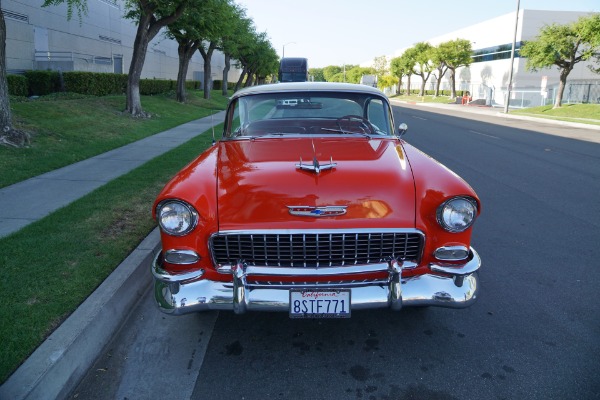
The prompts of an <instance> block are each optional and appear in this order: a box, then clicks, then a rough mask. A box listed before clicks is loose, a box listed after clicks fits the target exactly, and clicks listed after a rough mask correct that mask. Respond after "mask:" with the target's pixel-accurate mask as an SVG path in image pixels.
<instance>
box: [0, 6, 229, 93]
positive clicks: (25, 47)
mask: <svg viewBox="0 0 600 400" xmlns="http://www.w3.org/2000/svg"><path fill="white" fill-rule="evenodd" d="M42 4H43V0H2V12H3V13H4V18H5V21H6V33H7V37H6V69H7V72H8V73H19V72H22V71H25V70H45V69H52V70H61V71H90V72H109V73H127V72H128V71H129V65H130V63H131V57H132V54H133V42H134V40H135V35H136V29H137V25H136V21H133V20H131V19H126V18H125V17H124V15H125V13H126V11H127V10H126V9H125V1H124V0H88V1H87V5H88V12H87V15H83V16H82V19H81V20H80V19H79V17H78V16H77V14H76V12H75V13H74V15H73V16H72V18H71V20H68V18H67V6H66V5H60V6H49V7H42ZM224 59H225V58H224V56H223V54H222V53H220V52H218V51H215V52H214V54H213V56H212V62H211V65H212V71H211V72H212V79H213V80H215V79H222V76H223V68H224V64H225V62H224ZM178 62H179V58H178V54H177V42H175V41H174V40H170V39H167V38H166V37H165V36H164V30H163V31H161V32H160V33H159V34H158V35H156V37H155V38H154V39H153V40H152V41H151V42H150V44H149V46H148V51H147V54H146V60H145V63H144V68H143V70H142V78H156V79H173V80H175V79H177V71H178ZM203 74H204V60H203V58H202V56H201V55H200V53H199V52H196V54H195V55H194V56H193V57H192V60H191V62H190V64H189V69H188V76H187V79H188V80H192V79H193V80H196V81H203V77H204V75H203ZM239 75H240V71H239V70H236V69H235V68H233V66H232V69H231V71H230V73H229V76H228V80H229V81H237V79H238V78H239Z"/></svg>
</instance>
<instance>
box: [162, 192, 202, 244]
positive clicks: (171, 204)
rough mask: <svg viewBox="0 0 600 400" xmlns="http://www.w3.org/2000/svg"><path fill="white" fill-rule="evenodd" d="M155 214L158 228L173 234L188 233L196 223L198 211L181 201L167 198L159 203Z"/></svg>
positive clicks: (181, 234)
mask: <svg viewBox="0 0 600 400" xmlns="http://www.w3.org/2000/svg"><path fill="white" fill-rule="evenodd" d="M156 216H157V220H158V224H159V225H160V228H161V229H162V230H163V231H164V232H166V233H168V234H169V235H173V236H183V235H186V234H188V233H189V232H190V231H191V230H192V229H194V228H195V227H196V224H197V223H198V212H197V211H196V210H194V208H193V207H192V206H190V205H189V204H187V203H184V202H182V201H175V200H167V201H164V202H162V203H160V204H159V205H158V209H157V212H156Z"/></svg>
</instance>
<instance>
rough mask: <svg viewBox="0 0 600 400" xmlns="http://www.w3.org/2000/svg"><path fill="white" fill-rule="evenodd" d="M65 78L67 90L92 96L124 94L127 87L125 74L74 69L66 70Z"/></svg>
mask: <svg viewBox="0 0 600 400" xmlns="http://www.w3.org/2000/svg"><path fill="white" fill-rule="evenodd" d="M63 79H64V84H65V91H67V92H72V93H81V94H88V95H92V96H106V95H109V94H123V93H125V88H126V87H127V75H125V74H108V73H97V72H79V71H72V72H65V73H64V74H63Z"/></svg>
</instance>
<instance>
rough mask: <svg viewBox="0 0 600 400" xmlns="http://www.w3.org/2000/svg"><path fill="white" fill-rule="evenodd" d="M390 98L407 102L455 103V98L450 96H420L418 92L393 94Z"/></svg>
mask: <svg viewBox="0 0 600 400" xmlns="http://www.w3.org/2000/svg"><path fill="white" fill-rule="evenodd" d="M390 99H393V100H400V101H407V102H415V103H442V104H450V103H454V100H453V99H452V98H451V97H449V96H437V97H435V96H419V95H417V94H411V95H410V96H406V95H401V96H392V97H390Z"/></svg>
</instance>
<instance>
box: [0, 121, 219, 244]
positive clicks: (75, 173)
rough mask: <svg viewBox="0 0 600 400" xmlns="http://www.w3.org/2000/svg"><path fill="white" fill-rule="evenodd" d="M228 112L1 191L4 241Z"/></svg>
mask: <svg viewBox="0 0 600 400" xmlns="http://www.w3.org/2000/svg"><path fill="white" fill-rule="evenodd" d="M224 113H225V112H224V111H221V112H219V113H217V114H213V116H212V117H206V118H201V119H198V120H195V121H192V122H188V123H186V124H183V125H180V126H177V127H175V128H172V129H169V130H167V131H164V132H161V133H158V134H156V135H153V136H150V137H147V138H145V139H142V140H139V141H137V142H134V143H130V144H128V145H126V146H123V147H120V148H118V149H114V150H111V151H109V152H106V153H103V154H100V155H98V156H95V157H92V158H89V159H87V160H83V161H80V162H78V163H75V164H72V165H68V166H66V167H63V168H60V169H57V170H55V171H50V172H48V173H45V174H43V175H40V176H36V177H34V178H31V179H28V180H26V181H23V182H19V183H16V184H14V185H11V186H8V187H5V188H3V189H0V238H1V237H4V236H8V235H10V234H11V233H13V232H16V231H18V230H20V229H21V228H24V227H25V226H27V225H29V224H30V223H32V222H35V221H37V220H39V219H41V218H44V217H45V216H47V215H48V214H50V213H52V212H54V211H56V210H58V209H59V208H61V207H64V206H66V205H68V204H70V203H72V202H73V201H75V200H77V199H80V198H81V197H83V196H85V195H86V194H88V193H90V192H92V191H93V190H95V189H97V188H99V187H100V186H102V185H104V184H106V183H107V182H110V181H111V180H113V179H115V178H118V177H119V176H121V175H124V174H126V173H128V172H129V171H131V170H133V169H134V168H137V167H139V166H140V165H142V164H144V163H146V162H147V161H149V160H151V159H153V158H154V157H156V156H159V155H161V154H163V153H166V152H167V151H169V150H171V149H173V148H175V147H177V146H179V145H180V144H182V143H185V142H187V141H188V140H190V139H191V138H193V137H195V136H197V135H199V134H200V133H202V132H205V131H206V130H208V129H210V128H211V127H212V126H214V125H216V124H219V123H221V122H223V119H224Z"/></svg>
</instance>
